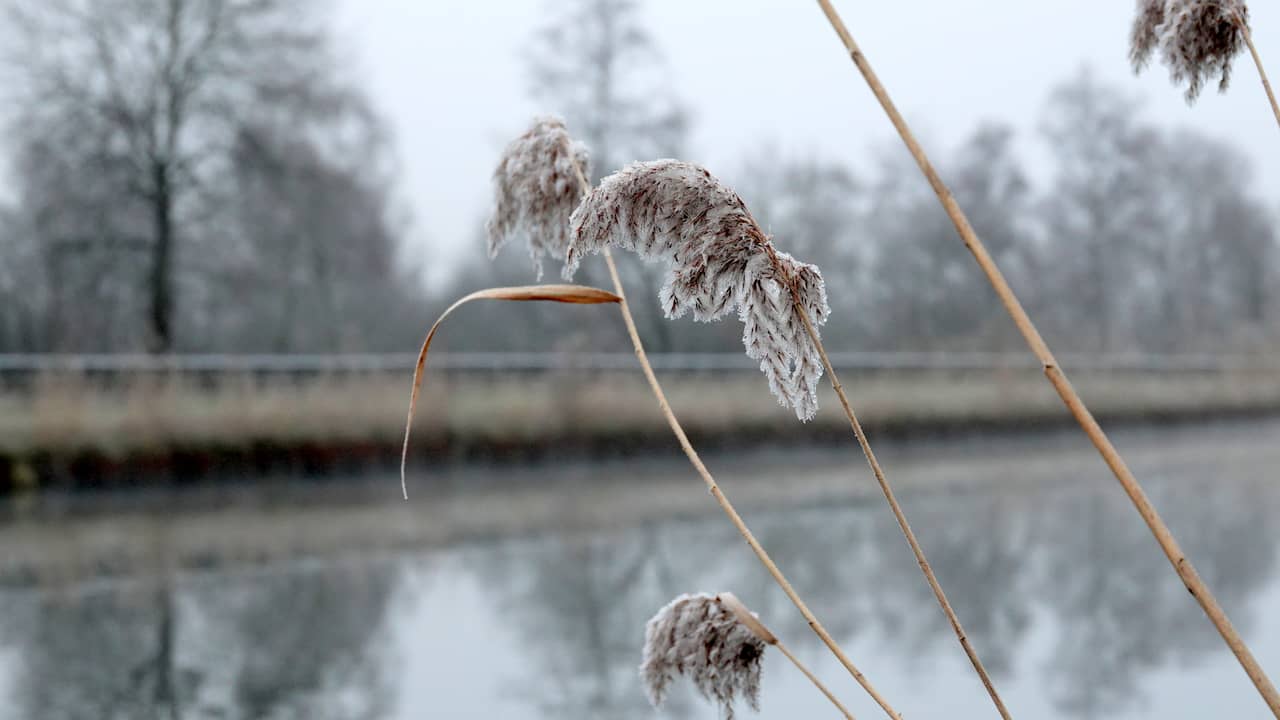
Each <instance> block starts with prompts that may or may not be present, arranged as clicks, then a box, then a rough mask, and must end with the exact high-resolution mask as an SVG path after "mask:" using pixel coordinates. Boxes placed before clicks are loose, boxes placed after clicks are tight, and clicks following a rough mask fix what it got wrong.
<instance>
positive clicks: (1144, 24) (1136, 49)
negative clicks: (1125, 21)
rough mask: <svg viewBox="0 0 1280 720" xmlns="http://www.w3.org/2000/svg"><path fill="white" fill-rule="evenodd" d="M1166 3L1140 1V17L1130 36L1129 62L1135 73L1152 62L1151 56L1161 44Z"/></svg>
mask: <svg viewBox="0 0 1280 720" xmlns="http://www.w3.org/2000/svg"><path fill="white" fill-rule="evenodd" d="M1166 2H1168V0H1138V15H1137V17H1135V18H1134V19H1133V30H1132V31H1131V32H1130V34H1129V62H1131V63H1132V64H1133V71H1134V72H1138V71H1140V70H1142V69H1143V68H1145V67H1146V66H1147V63H1149V62H1151V54H1152V53H1154V52H1155V49H1156V46H1157V45H1159V44H1160V32H1159V28H1160V26H1161V25H1162V24H1163V23H1164V10H1165V3H1166Z"/></svg>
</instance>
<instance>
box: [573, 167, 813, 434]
mask: <svg viewBox="0 0 1280 720" xmlns="http://www.w3.org/2000/svg"><path fill="white" fill-rule="evenodd" d="M569 224H570V227H571V231H572V237H571V239H570V243H569V250H568V253H567V257H566V260H565V276H566V277H571V276H572V274H573V272H574V270H575V269H576V268H577V266H578V263H579V262H581V260H582V257H583V255H584V254H586V253H597V252H600V251H601V250H603V249H604V248H606V247H617V248H620V249H623V250H630V251H632V252H635V253H637V254H638V255H640V256H641V257H642V258H644V259H646V260H651V261H657V260H665V261H666V263H667V267H668V273H667V276H666V282H665V283H664V285H663V287H662V289H661V291H660V292H659V295H658V299H659V302H660V303H661V304H662V310H663V312H664V313H665V314H666V316H667V317H668V318H678V317H681V316H683V315H685V314H687V313H692V315H693V318H694V319H695V320H698V321H702V322H708V321H712V320H717V319H719V318H721V317H724V316H725V315H726V314H728V313H730V312H734V311H736V312H737V313H738V318H739V319H740V320H741V321H742V323H743V333H742V342H743V345H744V346H745V347H746V351H747V356H748V357H751V358H752V359H755V360H757V361H759V363H760V369H761V371H763V372H764V374H765V377H766V378H767V379H768V381H769V389H770V390H771V391H772V392H773V394H774V395H775V396H776V397H777V398H778V401H779V402H780V403H781V404H782V405H783V406H784V407H791V408H793V409H794V410H795V412H796V416H797V417H799V418H800V419H801V420H809V419H810V418H812V417H813V416H814V414H815V413H816V412H817V409H818V403H817V388H818V380H819V378H821V377H822V362H821V358H820V356H819V354H818V350H817V346H816V344H815V343H814V341H813V339H812V338H811V337H809V334H808V332H807V330H806V328H805V325H804V320H803V318H802V316H801V315H800V313H802V312H803V313H807V315H808V318H809V321H810V323H811V324H812V325H813V327H814V330H815V333H816V331H817V328H818V327H820V326H821V325H822V324H823V323H825V322H826V319H827V315H828V314H829V313H830V308H829V307H828V305H827V293H826V286H825V285H824V283H823V281H822V274H821V273H820V272H819V271H818V268H817V267H815V266H813V265H806V264H804V263H801V262H799V261H797V260H796V259H795V258H792V257H791V256H790V255H788V254H786V253H783V252H779V251H778V250H777V249H776V248H774V246H773V243H772V242H771V241H770V239H769V238H768V236H766V235H765V234H764V232H763V231H762V230H761V229H760V226H759V225H758V224H756V221H755V219H754V218H752V217H751V213H750V212H749V211H748V210H747V208H746V205H745V204H744V203H743V202H742V199H741V198H740V197H738V194H737V193H735V192H734V191H733V190H730V189H729V188H728V187H727V186H725V185H724V184H723V183H721V182H720V181H719V180H718V179H716V178H715V177H714V176H713V175H711V173H709V172H707V171H706V170H705V169H703V168H702V167H699V166H698V165H694V164H692V163H687V162H682V161H679V160H654V161H651V162H638V163H633V164H631V165H628V166H627V167H625V168H623V169H622V170H620V171H618V172H616V173H614V174H613V175H610V176H609V177H607V178H605V179H604V180H603V181H601V183H600V185H599V186H597V187H596V189H595V190H593V191H592V192H591V194H590V195H588V196H587V198H586V199H584V200H583V201H582V204H581V205H580V206H578V209H577V210H575V211H574V212H573V216H572V218H571V219H570V221H569ZM797 300H798V301H799V302H797Z"/></svg>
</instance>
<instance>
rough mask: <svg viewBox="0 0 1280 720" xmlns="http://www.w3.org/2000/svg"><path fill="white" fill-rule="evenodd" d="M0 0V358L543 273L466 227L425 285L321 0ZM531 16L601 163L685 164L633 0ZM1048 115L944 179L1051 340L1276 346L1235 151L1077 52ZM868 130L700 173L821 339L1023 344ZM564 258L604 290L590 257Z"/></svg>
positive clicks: (488, 329)
mask: <svg viewBox="0 0 1280 720" xmlns="http://www.w3.org/2000/svg"><path fill="white" fill-rule="evenodd" d="M0 2H3V3H6V4H7V5H8V15H7V16H6V19H7V20H8V21H9V22H8V23H7V24H6V27H8V28H9V30H8V31H7V32H6V33H5V35H4V41H5V42H6V43H8V44H9V45H10V47H11V48H13V49H14V51H13V52H10V53H8V54H7V55H6V56H5V60H4V61H5V62H6V63H7V68H6V69H7V70H8V71H10V74H11V75H12V76H13V77H14V78H15V82H14V83H13V84H12V86H11V87H10V88H9V90H8V92H7V93H6V94H5V104H6V106H7V107H6V110H7V112H6V120H7V121H8V125H7V127H8V131H7V133H6V143H5V145H4V149H5V150H6V151H7V152H8V153H9V156H10V157H9V159H10V161H11V162H10V165H11V167H12V169H13V170H14V178H13V179H14V182H13V186H14V187H15V189H16V194H15V200H14V202H13V203H12V204H11V205H10V206H7V207H0V352H46V351H56V352H115V351H139V350H153V351H160V352H165V351H186V352H193V351H217V352H330V351H348V352H350V351H396V350H399V351H404V350H406V349H410V350H411V349H412V348H413V347H414V346H415V345H416V343H417V342H418V340H419V339H420V335H421V332H422V330H423V327H424V326H425V324H426V323H427V322H428V321H429V320H430V319H431V318H432V317H433V316H434V314H435V312H436V311H438V310H439V309H440V307H441V306H442V304H443V303H445V302H446V301H448V300H449V299H452V298H453V297H455V296H457V295H460V294H462V293H464V292H469V291H471V290H474V289H476V288H478V287H484V286H491V285H499V284H528V283H530V282H533V275H532V272H531V269H530V267H529V264H528V262H527V260H526V258H524V257H523V256H522V254H521V253H520V252H519V251H518V250H516V249H510V250H508V251H507V253H506V254H505V255H504V256H503V257H501V258H499V260H498V262H497V263H493V264H491V263H490V262H489V261H488V260H487V259H485V258H484V256H483V252H484V249H483V248H484V243H483V240H482V238H481V230H480V228H477V231H476V235H475V237H474V238H471V240H472V242H471V243H470V244H471V250H469V251H465V252H462V253H457V252H454V253H450V256H451V257H457V256H459V255H461V257H462V260H461V262H460V264H459V266H458V267H457V268H456V269H455V271H454V272H452V273H449V274H448V275H449V277H450V278H451V279H450V280H449V281H448V282H446V283H444V284H442V285H437V286H433V287H426V286H425V285H424V284H423V283H422V282H421V281H420V279H419V278H418V277H417V271H419V270H421V269H422V268H423V267H424V266H426V265H427V262H426V261H425V260H421V259H415V258H411V257H406V256H405V254H404V253H403V247H402V244H403V240H404V230H405V223H404V222H403V220H402V218H403V213H402V209H401V208H399V207H398V206H397V203H396V201H395V200H394V198H395V197H396V195H395V192H394V187H395V176H394V173H393V172H392V171H391V167H392V166H393V165H394V162H393V161H392V159H393V157H394V152H393V149H392V148H391V146H390V144H389V142H388V141H387V139H386V133H385V132H384V131H383V127H382V126H383V123H382V121H381V119H380V118H378V117H377V114H376V112H375V111H374V110H373V108H372V106H371V104H370V103H369V101H368V100H367V98H365V96H364V95H363V93H362V92H361V91H360V90H359V89H358V83H356V82H354V81H353V80H352V79H350V78H347V77H344V75H343V73H342V72H340V71H339V68H338V67H337V66H336V64H335V61H334V58H333V49H332V46H333V39H332V38H330V37H329V35H328V30H327V29H326V28H327V27H328V24H327V18H325V17H323V16H322V15H320V14H319V12H318V7H319V6H318V5H317V4H314V3H310V2H306V1H305V0H262V1H261V2H256V3H250V4H238V3H177V2H164V1H161V0H153V1H152V2H145V3H137V2H132V1H128V0H103V1H101V2H96V1H95V2H91V1H90V0H58V2H51V3H45V4H35V3H24V2H15V1H14V0H0ZM152 6H154V7H152ZM550 7H551V9H552V10H554V11H553V12H548V14H547V15H548V17H549V20H548V21H547V24H546V25H545V26H544V27H542V28H540V29H538V30H537V31H536V32H535V34H534V35H533V38H532V40H531V42H530V45H529V47H528V48H527V52H526V53H525V55H526V57H525V60H526V66H527V67H528V68H529V70H530V73H529V89H530V92H531V95H532V96H533V97H534V98H535V99H536V100H537V101H538V104H539V106H541V107H543V108H545V110H546V111H548V112H557V113H560V114H562V115H564V116H565V117H566V119H567V121H568V124H569V127H570V129H571V131H573V132H574V133H575V135H577V136H578V137H580V138H581V139H582V140H583V141H585V142H586V143H587V144H588V145H589V146H590V147H591V148H592V150H593V153H594V158H595V162H594V166H595V175H596V177H599V176H600V175H602V174H604V173H607V172H609V171H611V170H613V169H616V168H618V167H620V166H621V165H623V164H624V163H625V162H627V161H629V160H631V159H648V158H653V157H659V156H682V155H685V154H686V153H685V150H686V149H687V147H686V137H687V128H688V125H689V112H688V110H687V109H686V108H685V106H684V105H683V104H682V103H681V101H680V100H679V99H678V98H677V97H675V95H674V94H673V93H672V91H671V89H670V88H671V83H670V82H668V81H669V78H668V77H666V75H667V74H668V73H666V72H665V71H663V70H661V68H662V64H661V63H659V62H650V63H628V62H622V61H620V58H625V57H628V56H633V55H636V54H645V53H648V54H649V55H650V56H655V55H654V54H656V53H657V49H656V47H655V46H654V44H653V43H652V42H651V41H650V38H649V36H648V35H647V33H646V32H645V31H644V28H643V27H642V26H641V25H640V24H639V21H638V16H637V9H636V7H635V6H633V5H627V4H618V3H613V2H608V1H607V0H573V1H572V2H567V3H562V4H556V5H553V6H550ZM655 68H658V69H655ZM1042 118H1043V120H1042V122H1041V123H1040V125H1039V127H1038V128H1037V129H1036V130H1035V131H1034V132H1029V133H1027V137H1025V138H1023V137H1019V136H1018V135H1017V134H1016V133H1015V132H1014V130H1013V129H1011V128H1009V127H1007V126H1005V125H1001V124H999V123H988V124H984V125H982V126H980V127H978V128H975V129H974V130H973V131H972V132H971V133H970V134H969V136H968V139H967V140H966V141H965V142H964V143H963V144H961V145H960V146H959V147H958V148H956V149H954V152H952V153H951V154H950V156H949V157H946V158H945V159H944V161H943V162H942V163H941V165H942V167H941V168H940V170H941V171H942V172H943V174H944V176H945V177H946V178H947V179H948V181H949V182H950V183H951V185H952V187H953V189H954V190H955V192H956V195H957V197H958V199H959V201H960V203H961V204H962V205H963V206H964V207H965V209H966V210H967V212H968V214H969V216H970V218H971V219H972V220H973V222H974V224H975V226H976V228H977V230H978V231H979V233H980V234H981V235H982V237H983V239H984V241H985V242H986V243H987V245H988V247H989V249H990V250H991V252H992V253H993V254H994V255H996V256H997V260H998V261H999V263H1000V266H1001V267H1002V268H1004V269H1005V271H1006V272H1007V274H1008V275H1009V276H1010V280H1011V282H1012V283H1013V285H1014V287H1015V289H1016V290H1017V291H1018V294H1019V296H1020V297H1022V298H1024V301H1025V302H1027V304H1028V305H1029V308H1028V309H1029V310H1030V311H1031V313H1032V315H1033V316H1034V317H1035V318H1036V320H1037V322H1038V323H1039V324H1040V325H1041V327H1042V328H1044V330H1045V333H1046V335H1048V336H1049V339H1050V340H1051V341H1052V342H1054V344H1055V346H1057V347H1062V348H1064V349H1068V350H1071V351H1074V352H1094V351H1101V352H1124V351H1130V350H1141V351H1146V352H1158V353H1164V352H1206V351H1208V352H1213V351H1218V350H1224V349H1225V350H1230V351H1232V352H1250V351H1262V350H1265V349H1274V348H1275V347H1276V346H1277V344H1278V343H1280V330H1277V328H1276V318H1277V317H1280V315H1278V314H1277V313H1278V312H1280V293H1278V292H1276V291H1275V290H1273V288H1276V287H1277V281H1278V280H1280V255H1278V250H1280V248H1278V243H1277V236H1276V232H1275V230H1274V227H1275V224H1276V221H1277V218H1276V215H1275V212H1274V210H1275V208H1273V207H1269V206H1268V205H1267V204H1266V203H1265V202H1264V201H1263V200H1262V199H1261V197H1262V196H1263V194H1262V193H1261V192H1260V191H1259V190H1258V187H1257V185H1256V182H1255V179H1254V176H1253V173H1252V171H1251V166H1250V165H1251V164H1250V162H1249V158H1247V157H1246V156H1245V155H1244V154H1243V153H1242V151H1241V150H1240V149H1238V148H1236V147H1234V146H1232V145H1231V144H1230V143H1228V142H1226V141H1223V140H1220V139H1215V138H1210V137H1206V136H1205V135H1203V134H1199V133H1195V132H1190V131H1182V130H1171V129H1168V128H1167V127H1165V126H1164V125H1160V124H1157V123H1155V122H1154V121H1153V119H1152V118H1149V117H1147V116H1144V114H1143V113H1142V110H1141V108H1140V106H1139V104H1138V103H1137V102H1136V101H1135V100H1134V99H1133V98H1131V97H1129V96H1128V95H1126V94H1125V93H1124V92H1123V91H1120V90H1117V89H1116V88H1113V87H1108V86H1106V85H1104V84H1101V83H1099V82H1098V81H1097V80H1096V79H1095V78H1093V77H1092V76H1090V75H1089V74H1088V73H1087V72H1082V73H1081V74H1079V75H1078V76H1076V77H1073V78H1070V79H1068V80H1067V81H1065V82H1064V83H1062V84H1061V85H1059V86H1058V87H1057V88H1055V89H1054V90H1052V91H1051V93H1050V94H1049V97H1048V98H1047V100H1046V103H1045V107H1044V111H1043V113H1042ZM500 122H501V123H507V121H506V120H505V119H494V123H495V125H496V124H499V123H500ZM780 132H784V130H780ZM886 138H887V136H886ZM851 142H856V140H851ZM1032 144H1039V145H1040V147H1041V149H1043V150H1046V151H1047V152H1045V153H1043V155H1044V157H1046V158H1047V161H1048V162H1049V163H1050V165H1049V166H1048V167H1036V169H1035V172H1031V170H1030V169H1029V166H1028V165H1027V161H1026V159H1025V157H1024V155H1023V154H1020V150H1025V149H1026V148H1027V147H1028V146H1030V145H1032ZM859 150H865V159H864V160H862V161H859V162H857V163H854V164H846V163H845V162H844V161H843V160H841V161H837V160H834V159H831V158H825V157H818V156H809V157H795V156H786V155H783V154H782V153H779V152H778V151H776V150H775V149H771V148H769V147H767V146H766V147H764V148H757V149H753V150H751V151H750V152H749V153H748V154H747V155H746V156H745V157H744V158H743V160H742V161H741V162H740V163H738V164H737V166H736V167H718V168H713V170H714V171H715V172H716V173H717V174H719V175H721V176H722V177H724V178H725V179H726V180H728V181H729V182H731V183H732V184H733V185H734V186H735V187H736V188H737V189H738V190H739V192H740V193H741V194H742V195H743V197H744V199H745V200H746V201H747V203H748V204H749V206H750V207H751V208H752V211H753V212H754V213H755V215H756V216H757V218H759V220H760V221H761V223H762V224H763V225H764V226H765V227H766V228H767V229H768V230H769V231H770V232H771V233H773V234H774V235H775V238H776V242H777V244H778V245H779V247H781V248H783V249H785V250H787V251H788V252H791V253H792V254H794V255H796V256H797V257H799V258H800V259H802V260H805V261H807V262H813V263H816V264H818V265H819V266H820V267H821V268H822V271H823V273H824V275H825V277H826V279H827V282H828V286H829V295H830V297H831V300H832V305H833V310H834V313H833V316H832V320H831V322H830V324H829V325H828V326H827V328H826V329H825V335H826V337H827V338H829V341H830V345H831V347H832V348H833V349H839V350H940V349H941V350H947V349H954V350H1016V349H1018V348H1019V344H1018V342H1017V341H1016V337H1015V335H1014V331H1013V328H1012V326H1011V324H1010V322H1009V320H1008V319H1007V317H1006V316H1005V314H1004V313H1003V312H1001V311H1000V309H999V308H998V306H997V301H996V299H995V297H994V295H993V294H992V293H991V291H990V290H989V288H988V287H987V284H986V282H985V281H984V280H983V279H982V278H981V277H980V275H979V272H978V270H977V268H976V266H975V265H974V263H973V262H972V260H971V259H970V258H969V257H968V255H967V252H966V250H965V249H964V247H963V246H962V245H961V244H960V243H959V241H958V240H957V238H956V236H955V232H954V230H953V229H952V227H951V226H950V223H949V221H948V220H947V218H946V216H945V215H944V214H943V213H942V211H941V210H940V209H939V208H938V207H937V203H936V200H935V199H934V198H933V195H932V193H931V191H930V190H929V188H928V187H927V185H926V184H925V183H924V181H923V180H921V179H920V178H919V176H918V173H917V171H916V170H915V168H914V167H913V166H912V165H911V161H910V158H909V157H908V156H907V155H906V154H905V152H904V151H903V150H902V149H901V148H900V147H898V145H897V143H896V142H889V141H888V140H887V139H886V141H885V143H884V144H883V146H882V147H879V148H872V149H869V150H868V149H865V148H858V147H851V152H857V151H859ZM1033 177H1034V178H1036V180H1035V181H1033V179H1032V178H1033ZM423 220H424V221H425V225H426V229H427V232H428V233H430V218H424V219H423ZM623 262H624V267H623V270H624V272H625V273H626V275H627V277H626V281H627V283H628V284H629V285H630V286H631V287H632V289H633V292H635V299H634V310H635V312H636V314H637V316H638V320H639V322H640V323H641V332H642V334H643V335H644V336H645V340H646V343H647V344H648V345H649V347H650V349H651V350H653V351H655V352H673V351H674V352H679V351H716V350H725V349H734V348H736V347H737V336H738V334H739V333H740V328H739V327H738V326H737V324H736V323H731V322H726V323H719V324H718V325H716V326H715V330H714V331H713V332H708V331H707V329H706V328H693V327H692V326H691V323H689V322H669V321H666V320H663V319H662V318H661V316H660V313H659V310H658V308H657V303H656V302H655V300H654V295H655V294H656V278H657V277H658V276H659V273H658V272H657V271H656V269H655V268H644V267H642V266H640V265H638V264H636V263H634V262H633V261H632V260H631V258H625V259H623ZM584 270H585V272H583V273H580V274H579V277H578V280H579V281H582V282H587V283H592V284H607V279H606V278H605V277H604V274H603V270H602V268H601V267H599V266H598V264H597V263H595V262H588V263H587V264H586V266H585V267H584ZM433 275H435V276H437V277H438V276H439V275H440V273H433ZM441 342H442V343H444V344H447V345H449V346H451V347H453V348H454V349H459V350H462V349H466V350H476V351H487V350H528V351H538V350H547V349H553V348H566V349H567V348H575V347H581V348H590V349H593V350H622V349H625V347H626V343H625V337H624V335H623V333H622V330H621V327H620V326H619V321H618V316H617V313H616V312H612V311H610V310H609V309H607V308H603V309H602V308H564V307H547V306H541V307H538V306H521V307H510V306H490V307H482V306H476V307H474V308H467V309H466V310H465V311H464V313H463V314H460V315H459V316H458V318H457V320H456V321H455V322H454V323H453V324H452V325H451V326H450V328H449V331H448V333H447V334H446V336H445V337H443V338H442V339H441Z"/></svg>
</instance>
